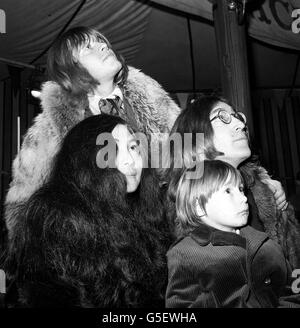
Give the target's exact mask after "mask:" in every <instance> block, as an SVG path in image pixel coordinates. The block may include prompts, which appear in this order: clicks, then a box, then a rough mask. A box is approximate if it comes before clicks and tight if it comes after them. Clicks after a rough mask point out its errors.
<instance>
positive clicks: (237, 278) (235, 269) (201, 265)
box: [166, 224, 300, 308]
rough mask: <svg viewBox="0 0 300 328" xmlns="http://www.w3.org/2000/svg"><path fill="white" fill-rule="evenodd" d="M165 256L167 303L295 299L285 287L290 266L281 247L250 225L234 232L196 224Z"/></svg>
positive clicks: (269, 303)
mask: <svg viewBox="0 0 300 328" xmlns="http://www.w3.org/2000/svg"><path fill="white" fill-rule="evenodd" d="M167 258H168V270H169V273H168V287H167V292H166V306H167V307H175V308H177V307H207V308H210V307H231V308H232V307H235V308H236V307H247V308H253V307H262V308H267V307H278V306H280V305H283V306H288V307H294V306H295V307H297V306H299V304H300V302H299V297H298V296H297V295H296V296H295V295H293V296H292V293H291V291H290V288H288V287H287V286H289V287H290V286H291V285H290V281H289V276H290V270H289V266H288V263H287V262H286V260H285V257H284V254H283V252H282V250H281V248H280V247H279V245H277V244H276V243H275V242H273V241H272V240H270V239H269V238H268V236H267V235H266V234H265V233H263V232H260V231H257V230H255V229H253V228H252V227H250V226H247V227H245V228H243V229H241V234H240V235H238V234H235V233H231V232H224V231H220V230H217V229H214V228H211V227H208V226H206V225H204V224H201V225H200V226H199V227H198V228H197V229H195V230H194V231H193V232H192V233H190V234H189V235H188V236H187V237H185V238H183V239H181V240H179V241H178V242H177V243H176V244H175V245H173V247H171V248H170V250H169V251H168V253H167ZM299 296H300V295H299ZM284 297H286V298H284ZM289 297H290V298H291V299H289ZM297 302H298V305H297Z"/></svg>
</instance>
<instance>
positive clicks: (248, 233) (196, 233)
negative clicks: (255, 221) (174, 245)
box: [190, 224, 268, 259]
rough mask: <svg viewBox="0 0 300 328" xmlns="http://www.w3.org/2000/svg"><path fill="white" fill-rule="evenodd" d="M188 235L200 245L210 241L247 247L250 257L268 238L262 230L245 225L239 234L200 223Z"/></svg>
mask: <svg viewBox="0 0 300 328" xmlns="http://www.w3.org/2000/svg"><path fill="white" fill-rule="evenodd" d="M190 237H191V238H192V239H193V240H195V241H196V242H197V243H198V244H200V245H201V246H206V245H208V244H209V243H211V244H212V245H213V246H239V247H242V248H244V249H246V248H247V249H248V253H249V256H250V259H252V258H253V257H254V255H255V254H256V252H257V250H258V249H259V248H260V247H261V245H262V244H263V243H264V242H265V241H266V240H267V239H268V235H267V234H266V233H264V232H261V231H258V230H255V229H253V228H252V227H250V226H245V227H244V228H242V229H241V230H240V235H238V234H236V233H233V232H226V231H221V230H218V229H215V228H212V227H210V226H208V225H206V224H200V225H199V227H197V228H196V229H195V230H193V231H192V232H191V233H190Z"/></svg>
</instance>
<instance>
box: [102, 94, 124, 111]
mask: <svg viewBox="0 0 300 328" xmlns="http://www.w3.org/2000/svg"><path fill="white" fill-rule="evenodd" d="M122 104H123V101H122V99H121V98H120V97H118V96H116V98H114V99H111V98H107V99H100V100H99V103H98V106H99V109H100V111H101V113H105V114H110V115H119V112H120V108H121V106H122Z"/></svg>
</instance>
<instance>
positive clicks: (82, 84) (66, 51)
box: [47, 26, 128, 97]
mask: <svg viewBox="0 0 300 328" xmlns="http://www.w3.org/2000/svg"><path fill="white" fill-rule="evenodd" d="M94 40H101V41H103V42H105V43H106V44H107V45H108V47H109V48H111V49H112V46H111V44H110V43H109V41H108V40H107V39H106V38H105V36H104V35H102V34H101V33H100V32H98V31H96V30H94V29H91V28H89V27H83V26H80V27H74V28H72V29H70V30H68V31H67V32H65V33H64V34H62V35H61V36H60V37H59V38H58V39H57V40H56V41H55V42H54V44H53V46H52V47H51V48H50V50H49V52H48V61H47V72H48V76H49V78H50V79H51V80H52V81H54V82H57V83H58V84H59V85H60V86H61V87H62V88H63V89H64V90H66V91H68V92H70V93H71V94H73V95H74V96H77V97H80V96H82V95H85V94H88V93H91V92H93V90H94V89H95V88H96V87H97V85H98V84H99V82H98V81H96V80H95V79H94V78H93V77H92V76H91V75H90V74H89V72H88V71H87V70H86V69H85V68H84V67H82V65H80V64H79V63H77V61H76V60H75V58H74V55H73V54H74V51H77V50H79V49H80V48H81V47H82V46H84V45H86V44H89V43H90V42H91V41H94ZM114 53H115V55H116V56H117V59H118V60H119V61H120V63H121V64H122V68H121V70H120V71H119V72H118V73H117V74H116V76H115V79H114V82H115V83H116V84H119V85H120V86H122V85H123V84H124V83H125V82H126V80H127V76H128V67H127V65H126V63H125V60H124V58H123V57H122V56H121V55H119V54H118V53H117V52H116V51H114Z"/></svg>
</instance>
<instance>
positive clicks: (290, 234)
mask: <svg viewBox="0 0 300 328" xmlns="http://www.w3.org/2000/svg"><path fill="white" fill-rule="evenodd" d="M178 133H179V134H180V135H181V136H182V138H184V135H185V134H186V133H190V134H192V135H196V134H197V133H203V134H204V145H200V146H199V145H198V144H197V143H196V142H195V141H196V138H193V139H194V143H193V145H192V147H189V148H187V147H185V148H183V150H182V149H178V152H177V149H176V148H175V147H174V153H173V154H172V158H174V159H175V158H177V157H178V156H182V158H183V159H184V160H183V161H182V162H183V163H191V162H193V160H192V159H194V158H199V154H201V155H203V156H204V158H206V159H218V160H222V161H224V162H227V163H229V164H231V165H232V166H234V167H235V168H237V169H239V171H240V172H241V174H242V176H243V180H244V184H245V194H246V196H247V199H248V203H249V208H250V214H249V224H250V225H251V226H252V227H254V228H256V229H258V230H261V231H265V232H266V233H267V234H268V235H269V237H270V238H271V239H273V240H275V241H277V242H278V243H279V244H280V245H281V246H282V248H283V250H284V252H285V254H286V257H287V259H288V260H289V262H290V264H291V266H292V267H293V268H299V267H300V247H299V240H300V224H299V222H298V221H297V220H296V218H295V212H294V209H293V207H292V206H291V205H289V203H288V202H287V201H286V198H285V193H284V190H283V188H282V186H281V184H280V182H278V181H275V180H272V179H271V178H270V176H269V175H268V173H267V171H266V170H265V169H264V168H263V167H261V166H260V165H259V163H258V161H257V159H256V157H255V156H251V149H250V145H249V136H248V129H247V126H246V117H245V115H244V114H243V113H241V112H236V111H235V110H234V109H233V108H232V106H231V105H230V104H229V103H228V102H227V101H226V100H225V99H223V98H220V97H216V96H204V97H201V98H198V99H196V100H195V101H194V102H193V103H191V104H190V105H189V106H188V107H187V108H186V109H185V110H183V111H182V112H181V113H180V114H179V116H178V117H177V119H176V121H175V123H174V126H173V128H172V130H171V133H170V134H171V137H172V135H173V134H178ZM199 147H200V148H199ZM201 147H202V148H201ZM176 152H177V153H176ZM174 159H171V163H170V165H169V168H168V169H166V170H165V172H163V176H164V179H165V182H166V183H167V184H168V193H169V199H174V195H175V194H176V188H177V184H176V180H175V179H174V176H175V177H177V176H179V177H180V174H177V173H180V170H182V169H177V167H176V165H175V160H174ZM183 169H184V168H183ZM168 205H169V208H170V209H172V208H174V206H172V204H168ZM173 214H174V213H173ZM173 214H172V213H170V216H171V220H172V219H174V217H173V216H174V215H173ZM175 230H176V227H175ZM175 234H177V235H178V236H180V231H175Z"/></svg>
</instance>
